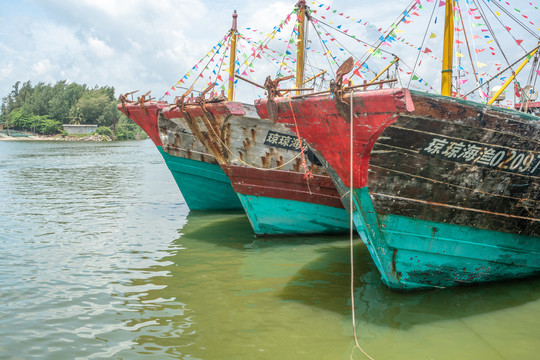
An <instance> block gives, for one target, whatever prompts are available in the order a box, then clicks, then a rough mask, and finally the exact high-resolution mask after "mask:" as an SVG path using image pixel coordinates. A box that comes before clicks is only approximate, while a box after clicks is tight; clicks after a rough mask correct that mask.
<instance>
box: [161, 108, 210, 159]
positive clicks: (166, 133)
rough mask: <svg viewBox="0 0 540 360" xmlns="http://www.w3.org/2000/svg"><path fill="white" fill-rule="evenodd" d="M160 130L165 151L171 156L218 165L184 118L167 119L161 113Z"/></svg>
mask: <svg viewBox="0 0 540 360" xmlns="http://www.w3.org/2000/svg"><path fill="white" fill-rule="evenodd" d="M158 128H159V136H160V138H161V142H162V143H163V151H165V152H166V153H168V154H169V155H172V156H178V157H183V158H187V159H192V160H197V161H202V162H206V163H210V164H217V160H216V158H214V156H213V155H212V154H210V153H209V152H208V150H207V149H206V146H204V144H203V143H201V142H200V141H199V140H198V139H197V138H196V137H195V136H194V135H193V134H192V133H191V131H190V130H189V127H188V125H187V123H186V121H185V120H184V119H183V118H178V119H167V118H166V117H165V116H163V113H160V115H159V118H158Z"/></svg>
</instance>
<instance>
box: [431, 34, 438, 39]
mask: <svg viewBox="0 0 540 360" xmlns="http://www.w3.org/2000/svg"><path fill="white" fill-rule="evenodd" d="M436 37H437V35H435V34H434V33H431V35H429V38H430V39H433V38H436Z"/></svg>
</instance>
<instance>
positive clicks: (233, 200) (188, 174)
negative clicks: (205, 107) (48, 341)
mask: <svg viewBox="0 0 540 360" xmlns="http://www.w3.org/2000/svg"><path fill="white" fill-rule="evenodd" d="M165 107H167V104H166V103H165V102H147V103H145V104H144V108H143V107H141V106H140V105H133V104H125V105H124V106H122V105H118V109H119V110H121V111H122V112H123V113H124V114H125V115H127V116H128V117H130V118H131V119H132V120H133V121H134V122H135V123H136V124H137V125H139V127H141V128H142V129H143V130H144V131H145V132H146V134H147V135H148V136H149V137H150V139H151V140H152V142H153V143H154V144H155V145H156V147H157V149H158V150H159V152H160V154H161V155H162V157H163V159H164V160H165V164H166V165H167V167H168V168H169V170H170V171H171V174H172V176H173V178H174V180H175V182H176V185H177V186H178V188H179V189H180V192H181V193H182V196H183V198H184V200H185V202H186V204H187V206H188V207H189V208H190V210H239V209H242V205H241V203H240V200H239V199H238V196H237V195H236V193H235V192H234V190H233V188H232V186H231V182H230V180H229V178H228V177H227V175H225V173H224V172H223V170H222V169H221V168H220V166H219V165H218V164H217V162H216V160H215V159H214V157H213V156H212V155H210V154H208V153H207V152H206V150H205V148H204V145H203V144H201V143H200V142H198V141H197V140H196V139H195V138H194V137H193V135H192V134H191V133H189V132H188V131H185V130H184V131H180V133H181V136H180V135H177V136H175V135H174V134H172V137H171V134H170V133H168V132H167V131H166V130H163V129H164V128H166V127H167V124H165V125H164V124H163V123H164V122H165V123H167V122H168V120H167V119H165V118H164V117H163V113H162V110H163V109H164V108H165Z"/></svg>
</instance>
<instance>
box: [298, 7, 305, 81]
mask: <svg viewBox="0 0 540 360" xmlns="http://www.w3.org/2000/svg"><path fill="white" fill-rule="evenodd" d="M296 6H298V45H297V50H298V52H297V53H296V88H297V89H300V88H302V85H303V84H304V47H305V43H306V39H305V36H306V33H305V30H306V1H305V0H299V1H298V4H297V5H296Z"/></svg>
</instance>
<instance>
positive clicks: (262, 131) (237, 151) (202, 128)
mask: <svg viewBox="0 0 540 360" xmlns="http://www.w3.org/2000/svg"><path fill="white" fill-rule="evenodd" d="M302 11H303V8H302ZM236 19H237V15H236V12H235V13H234V14H233V26H232V29H231V33H230V35H231V39H230V43H231V44H232V45H231V47H230V60H229V61H230V64H231V66H230V69H229V91H228V94H227V98H225V96H224V94H221V95H220V94H218V93H215V92H213V91H212V88H213V87H214V84H213V83H211V84H210V87H209V88H207V89H205V90H204V91H202V93H201V95H200V96H198V97H197V98H192V97H191V98H190V97H189V96H188V94H189V90H188V92H186V93H184V94H183V95H182V96H181V97H179V98H177V99H176V104H174V105H173V106H170V107H168V108H165V109H164V110H163V116H164V118H165V119H167V120H168V122H167V123H165V122H164V121H161V120H160V123H159V124H160V126H159V130H160V132H161V133H162V134H163V132H168V133H173V134H176V135H179V134H181V133H182V132H184V131H188V132H189V133H191V134H193V135H194V136H195V137H196V138H197V139H198V141H199V142H200V143H202V144H203V145H204V147H205V149H206V150H207V151H208V153H210V154H211V155H212V156H213V157H214V158H215V159H216V161H217V163H218V164H219V165H220V166H221V168H222V169H223V171H224V172H225V174H227V176H228V177H229V179H230V181H231V183H232V187H233V189H234V191H235V192H236V194H237V195H238V197H239V199H240V201H241V203H242V206H243V208H244V210H245V212H246V214H247V216H248V218H249V220H250V223H251V225H252V227H253V230H254V232H255V234H257V235H297V234H319V233H326V234H332V233H344V232H347V231H348V229H349V223H348V216H347V212H346V211H345V209H344V207H343V204H342V202H341V199H340V195H339V194H338V192H337V190H336V189H335V187H334V185H333V182H332V180H331V179H330V177H329V176H328V174H327V173H326V171H325V169H324V168H323V167H322V166H320V164H319V163H318V160H317V159H316V158H315V156H314V155H313V154H312V153H310V152H309V151H308V150H307V148H304V146H303V144H302V140H301V139H300V138H299V137H298V136H297V134H296V133H294V132H293V131H291V130H289V129H288V128H286V127H284V126H282V125H279V124H275V123H274V122H273V121H271V120H268V119H261V118H260V117H259V116H258V115H257V112H256V111H255V107H254V105H250V104H245V103H241V102H236V101H233V92H234V86H233V81H234V78H235V66H234V64H235V56H236V53H237V51H236V47H235V44H236V38H235V37H236V36H237V23H236ZM286 79H288V78H285V80H286ZM281 80H284V79H277V80H274V81H272V80H268V81H267V87H268V91H272V90H273V91H277V84H278V83H279V82H280V81H281ZM206 94H208V95H209V98H206ZM162 138H163V135H162Z"/></svg>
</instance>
